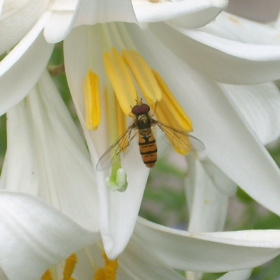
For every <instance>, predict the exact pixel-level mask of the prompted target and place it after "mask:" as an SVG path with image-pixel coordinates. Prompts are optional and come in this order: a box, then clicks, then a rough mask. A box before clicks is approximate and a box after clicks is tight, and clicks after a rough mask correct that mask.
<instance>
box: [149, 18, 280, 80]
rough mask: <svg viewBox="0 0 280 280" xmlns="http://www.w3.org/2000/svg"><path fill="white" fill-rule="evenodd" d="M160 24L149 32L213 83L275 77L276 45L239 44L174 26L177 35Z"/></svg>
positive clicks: (278, 62)
mask: <svg viewBox="0 0 280 280" xmlns="http://www.w3.org/2000/svg"><path fill="white" fill-rule="evenodd" d="M162 25H163V24H155V25H152V26H151V30H152V31H153V33H154V34H155V35H156V36H157V37H158V38H159V39H160V40H161V41H162V42H163V43H164V44H165V45H166V46H167V47H168V48H169V49H170V50H171V51H172V52H173V53H175V54H176V56H177V57H179V58H180V59H181V60H182V61H184V62H185V63H187V64H188V65H190V66H191V67H192V68H194V69H196V70H197V71H199V72H202V73H205V74H207V75H209V76H210V77H211V78H213V79H214V80H217V81H219V82H222V83H232V84H257V83H263V82H267V81H273V80H276V79H278V78H279V68H280V48H279V45H267V44H265V43H263V44H251V43H242V42H239V41H233V40H229V39H225V38H221V37H219V36H215V35H212V34H210V33H207V32H205V31H203V30H188V29H183V28H179V27H176V30H177V31H179V32H181V34H180V33H179V32H176V31H174V30H172V29H171V28H169V27H163V26H162ZM174 28H175V27H174ZM278 41H279V44H280V39H279V38H278Z"/></svg>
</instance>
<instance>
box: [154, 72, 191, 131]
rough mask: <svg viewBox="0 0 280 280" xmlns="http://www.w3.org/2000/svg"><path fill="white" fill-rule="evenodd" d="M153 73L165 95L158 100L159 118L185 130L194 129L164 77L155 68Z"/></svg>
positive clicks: (157, 110) (157, 111) (157, 112)
mask: <svg viewBox="0 0 280 280" xmlns="http://www.w3.org/2000/svg"><path fill="white" fill-rule="evenodd" d="M153 73H154V76H155V78H156V80H157V82H158V85H159V86H160V89H161V91H162V96H163V97H162V100H161V101H160V102H158V104H157V108H156V114H157V115H158V118H159V120H160V121H161V120H162V119H167V122H166V124H169V125H171V126H172V127H174V128H176V129H179V130H183V131H185V132H191V131H193V128H192V122H191V120H190V119H189V117H188V116H187V115H186V113H185V112H184V110H183V109H182V108H181V107H180V105H179V103H178V102H177V100H176V99H175V98H174V96H173V94H172V92H171V91H170V89H169V88H168V86H167V85H166V83H165V82H164V81H163V79H162V77H161V76H160V75H159V74H158V73H157V72H156V71H154V70H153ZM162 122H163V120H162Z"/></svg>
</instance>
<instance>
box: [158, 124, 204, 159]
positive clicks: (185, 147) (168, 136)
mask: <svg viewBox="0 0 280 280" xmlns="http://www.w3.org/2000/svg"><path fill="white" fill-rule="evenodd" d="M153 124H156V125H157V126H158V127H159V128H160V129H161V131H162V132H163V133H162V137H161V138H162V139H163V140H164V141H165V142H167V143H169V144H171V145H172V146H173V147H174V148H175V149H176V151H177V152H178V153H180V154H182V155H184V154H188V153H189V152H190V150H196V151H203V150H204V149H205V146H204V144H203V143H202V142H201V141H200V140H199V139H197V138H196V137H194V136H192V135H190V134H188V133H187V132H184V131H181V130H178V129H176V128H173V127H171V126H168V125H166V124H163V123H161V122H159V121H157V120H154V119H153Z"/></svg>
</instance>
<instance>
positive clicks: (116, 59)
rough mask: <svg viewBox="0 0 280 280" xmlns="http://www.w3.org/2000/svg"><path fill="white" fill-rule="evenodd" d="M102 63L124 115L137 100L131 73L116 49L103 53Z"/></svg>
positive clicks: (127, 113)
mask: <svg viewBox="0 0 280 280" xmlns="http://www.w3.org/2000/svg"><path fill="white" fill-rule="evenodd" d="M103 58H104V65H105V69H106V73H107V75H108V77H109V80H110V82H111V84H112V86H113V89H114V92H115V94H116V96H117V98H118V100H119V103H120V106H121V108H122V110H123V112H124V113H125V114H126V115H129V114H130V112H131V107H132V106H133V105H134V104H135V100H138V97H137V94H136V89H135V86H134V83H133V80H132V77H131V74H130V72H129V70H128V68H127V66H126V64H125V63H124V61H123V59H122V57H121V56H120V54H119V53H118V52H117V51H116V49H114V48H112V53H104V57H103Z"/></svg>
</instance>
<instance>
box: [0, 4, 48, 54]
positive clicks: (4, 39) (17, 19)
mask: <svg viewBox="0 0 280 280" xmlns="http://www.w3.org/2000/svg"><path fill="white" fill-rule="evenodd" d="M1 2H4V5H3V8H2V13H1V8H0V14H1V17H0V38H1V45H0V54H2V53H4V52H6V51H9V50H10V49H11V48H12V47H13V46H14V45H16V44H17V43H18V42H19V41H20V40H21V39H22V38H23V37H24V36H25V34H27V33H28V31H29V30H30V29H31V28H32V27H33V25H35V23H36V21H37V20H38V19H39V17H40V16H41V15H42V14H43V12H44V11H45V9H46V6H47V3H48V1H47V0H42V1H32V0H25V1H15V0H5V1H1ZM0 6H2V5H0Z"/></svg>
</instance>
